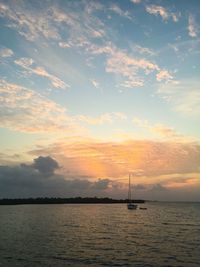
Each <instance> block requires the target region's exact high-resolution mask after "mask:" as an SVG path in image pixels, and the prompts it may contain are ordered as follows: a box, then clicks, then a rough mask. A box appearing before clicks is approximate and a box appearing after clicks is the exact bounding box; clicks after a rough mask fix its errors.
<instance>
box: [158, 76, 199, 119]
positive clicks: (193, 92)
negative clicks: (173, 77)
mask: <svg viewBox="0 0 200 267" xmlns="http://www.w3.org/2000/svg"><path fill="white" fill-rule="evenodd" d="M158 94H159V95H161V96H162V97H163V98H164V99H165V100H166V101H168V103H169V104H171V105H172V108H173V110H175V111H176V112H178V113H180V114H182V115H187V116H194V117H198V116H199V115H200V91H199V81H198V80H181V81H180V82H177V83H167V84H162V85H160V86H159V89H158Z"/></svg>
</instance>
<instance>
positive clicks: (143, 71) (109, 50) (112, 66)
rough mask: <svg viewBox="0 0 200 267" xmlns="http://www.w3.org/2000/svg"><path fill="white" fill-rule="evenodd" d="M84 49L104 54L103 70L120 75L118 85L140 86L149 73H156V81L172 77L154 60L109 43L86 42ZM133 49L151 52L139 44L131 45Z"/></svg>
mask: <svg viewBox="0 0 200 267" xmlns="http://www.w3.org/2000/svg"><path fill="white" fill-rule="evenodd" d="M86 50H87V52H89V53H90V54H92V55H106V67H105V70H106V72H108V73H114V74H116V75H119V76H120V77H121V80H122V81H121V83H119V84H118V86H122V87H126V88H132V87H141V86H143V85H144V83H145V78H146V76H147V75H149V74H151V73H153V74H154V73H157V74H156V80H157V81H167V82H168V81H171V80H172V79H173V77H172V75H171V74H170V73H169V72H168V71H167V70H165V69H161V68H160V67H159V66H158V65H157V64H156V63H155V62H152V61H150V60H148V59H145V58H140V57H136V56H134V55H132V54H129V53H127V52H126V51H124V50H120V49H118V48H117V47H115V46H114V45H112V44H111V43H107V44H106V45H102V46H97V45H94V44H88V45H87V47H86ZM133 51H134V52H138V51H140V52H139V53H142V54H143V53H148V54H149V53H151V50H148V49H147V48H144V47H140V46H135V47H133ZM134 54H135V53H134Z"/></svg>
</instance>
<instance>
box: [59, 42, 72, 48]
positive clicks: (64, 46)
mask: <svg viewBox="0 0 200 267" xmlns="http://www.w3.org/2000/svg"><path fill="white" fill-rule="evenodd" d="M59 46H60V47H62V48H69V47H71V45H70V44H69V43H67V42H59Z"/></svg>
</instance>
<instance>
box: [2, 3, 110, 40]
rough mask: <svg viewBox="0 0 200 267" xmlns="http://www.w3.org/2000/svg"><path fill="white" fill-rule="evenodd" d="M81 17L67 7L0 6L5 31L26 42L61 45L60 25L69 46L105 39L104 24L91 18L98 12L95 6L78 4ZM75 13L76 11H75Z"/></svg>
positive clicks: (69, 6)
mask: <svg viewBox="0 0 200 267" xmlns="http://www.w3.org/2000/svg"><path fill="white" fill-rule="evenodd" d="M80 9H81V11H82V12H81V13H79V12H77V11H76V10H74V9H73V8H72V6H71V5H68V8H66V9H64V10H63V9H60V8H58V6H57V5H50V6H48V7H47V5H46V4H44V5H39V4H36V5H32V4H31V3H29V4H27V3H26V2H23V4H21V5H20V4H17V3H15V2H14V3H12V5H9V4H7V3H6V4H4V3H1V4H0V16H1V17H3V18H6V19H7V22H6V25H7V27H10V28H13V29H15V30H17V31H18V33H19V34H20V35H21V36H24V37H25V38H26V39H27V40H28V41H30V42H33V41H36V40H40V39H41V38H42V39H44V40H55V41H59V42H61V44H62V41H63V40H62V38H61V32H62V30H63V25H64V26H65V27H67V29H68V34H69V39H70V41H71V43H76V41H77V37H82V38H84V39H85V40H87V39H88V38H89V39H90V38H101V37H103V36H104V35H105V32H104V27H103V26H104V24H103V23H102V22H101V20H100V19H98V18H97V17H95V16H93V12H96V11H97V10H101V9H102V6H101V5H100V4H98V3H92V2H87V3H85V2H84V3H81V6H80ZM78 11H79V9H78Z"/></svg>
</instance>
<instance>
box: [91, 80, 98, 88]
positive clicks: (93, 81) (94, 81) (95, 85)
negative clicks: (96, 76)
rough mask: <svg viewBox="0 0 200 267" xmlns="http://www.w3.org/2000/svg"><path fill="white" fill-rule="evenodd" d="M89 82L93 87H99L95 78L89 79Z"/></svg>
mask: <svg viewBox="0 0 200 267" xmlns="http://www.w3.org/2000/svg"><path fill="white" fill-rule="evenodd" d="M91 83H92V85H93V86H94V87H95V88H99V83H98V82H97V81H96V80H91Z"/></svg>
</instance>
